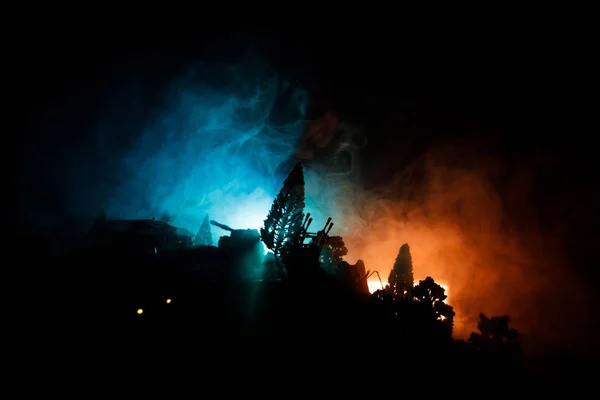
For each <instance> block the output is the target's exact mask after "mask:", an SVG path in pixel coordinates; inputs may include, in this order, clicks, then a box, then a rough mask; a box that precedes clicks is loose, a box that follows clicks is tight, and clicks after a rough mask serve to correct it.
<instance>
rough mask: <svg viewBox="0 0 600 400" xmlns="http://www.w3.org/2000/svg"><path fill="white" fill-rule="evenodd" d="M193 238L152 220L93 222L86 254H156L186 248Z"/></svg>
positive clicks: (102, 220)
mask: <svg viewBox="0 0 600 400" xmlns="http://www.w3.org/2000/svg"><path fill="white" fill-rule="evenodd" d="M191 246H192V238H191V237H190V236H188V235H184V234H181V233H180V231H179V230H178V228H176V227H175V226H172V225H169V224H168V223H166V222H164V221H159V220H156V219H155V218H151V219H118V220H108V219H106V217H104V216H100V217H99V218H97V219H96V220H95V221H94V224H93V226H92V228H91V230H90V231H89V232H88V235H87V237H86V239H85V241H84V250H86V251H93V250H96V251H105V252H116V253H121V254H127V255H140V256H144V255H152V254H154V255H156V253H157V252H158V251H159V250H163V249H176V248H187V247H191Z"/></svg>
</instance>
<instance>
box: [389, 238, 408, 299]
mask: <svg viewBox="0 0 600 400" xmlns="http://www.w3.org/2000/svg"><path fill="white" fill-rule="evenodd" d="M388 283H389V290H390V292H391V293H392V294H393V295H396V296H400V297H406V298H409V299H410V298H412V294H411V292H412V288H413V286H414V278H413V265H412V256H411V255H410V247H408V243H405V244H403V245H402V246H401V247H400V251H399V252H398V256H397V257H396V262H395V263H394V267H393V268H392V270H391V271H390V276H389V277H388Z"/></svg>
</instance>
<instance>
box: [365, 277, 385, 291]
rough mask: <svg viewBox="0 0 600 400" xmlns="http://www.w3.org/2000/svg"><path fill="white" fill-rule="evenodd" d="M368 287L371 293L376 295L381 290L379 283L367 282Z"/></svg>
mask: <svg viewBox="0 0 600 400" xmlns="http://www.w3.org/2000/svg"><path fill="white" fill-rule="evenodd" d="M367 286H368V287H369V292H371V293H375V292H376V291H377V290H381V289H382V287H381V283H380V282H379V281H378V280H377V281H367Z"/></svg>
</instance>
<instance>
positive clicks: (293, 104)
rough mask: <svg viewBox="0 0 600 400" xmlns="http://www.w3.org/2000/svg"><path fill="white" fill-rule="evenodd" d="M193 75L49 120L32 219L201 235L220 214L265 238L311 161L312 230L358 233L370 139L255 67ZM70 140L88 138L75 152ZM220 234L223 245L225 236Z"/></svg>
mask: <svg viewBox="0 0 600 400" xmlns="http://www.w3.org/2000/svg"><path fill="white" fill-rule="evenodd" d="M187 71H188V72H187V73H185V74H180V75H178V76H177V77H176V78H172V77H171V78H170V79H168V80H167V83H164V84H163V83H153V82H150V81H149V79H148V78H144V77H138V78H131V77H127V78H126V79H124V80H123V81H122V82H121V84H120V85H117V86H118V87H117V88H116V89H115V88H114V87H111V88H106V89H105V92H104V95H105V96H104V97H100V100H96V101H95V103H94V102H92V103H88V104H84V106H83V107H80V109H79V110H78V109H73V108H70V109H68V110H67V111H66V112H65V113H63V114H60V113H54V114H52V115H51V117H50V118H46V120H45V122H44V125H45V128H46V130H47V133H48V134H47V135H45V137H44V139H43V141H42V142H40V143H38V145H37V151H32V152H31V155H30V157H31V162H29V163H28V165H29V166H30V167H29V170H28V173H30V177H31V176H34V179H33V180H31V181H30V182H29V186H35V188H36V189H35V190H36V193H35V194H34V195H32V196H30V198H29V199H28V204H26V205H25V206H26V207H27V208H28V210H27V212H28V214H29V219H30V220H31V221H35V225H38V226H39V225H41V226H46V227H49V226H53V225H55V226H56V225H61V224H63V225H65V224H64V221H65V220H68V219H69V218H73V217H75V218H76V219H78V220H86V221H88V224H91V221H92V220H93V218H95V217H97V216H98V215H99V214H100V213H102V212H104V213H105V214H106V216H107V217H108V218H110V219H121V218H124V219H135V218H152V217H155V218H157V219H159V218H161V217H162V216H163V215H164V214H165V213H168V215H169V218H170V221H169V222H170V223H171V224H172V225H174V226H176V227H178V228H181V229H183V230H185V231H186V232H185V233H188V234H191V235H192V236H193V235H195V233H196V232H197V230H198V228H199V227H200V225H201V223H202V220H203V219H204V217H205V215H207V214H208V215H209V217H210V218H211V219H214V220H216V221H218V222H221V223H223V224H226V225H229V226H231V227H232V228H235V229H247V228H251V229H259V228H260V227H261V226H262V224H263V221H264V219H265V218H266V216H267V213H268V211H269V208H270V207H271V204H272V202H273V199H274V197H275V196H276V194H277V192H278V191H279V189H280V188H281V185H282V183H283V180H284V179H285V177H286V175H287V174H288V172H289V171H290V169H291V168H292V167H293V164H294V162H295V160H297V159H301V160H305V161H306V162H305V180H306V195H307V199H306V209H305V212H310V213H311V215H312V216H313V218H314V222H313V225H312V227H311V230H318V229H321V228H322V226H323V225H324V224H325V221H326V220H327V218H328V217H332V218H333V221H334V223H335V227H334V230H333V231H332V234H337V235H344V233H345V230H346V231H347V230H348V229H349V228H348V227H349V226H350V229H352V228H353V227H354V226H355V225H356V221H357V220H358V219H357V218H356V217H352V221H351V220H350V218H348V216H351V215H354V216H356V215H357V213H356V212H355V211H356V207H357V204H358V203H357V201H356V200H357V198H358V197H359V194H360V193H361V190H360V187H359V185H358V183H357V182H358V176H359V171H358V168H357V167H358V165H359V162H358V161H357V159H356V154H357V153H358V151H359V150H360V147H361V146H363V145H364V144H365V143H360V140H359V142H358V144H356V143H357V141H356V138H357V137H358V138H359V139H360V138H361V136H360V135H357V133H356V132H354V131H353V130H352V129H349V128H348V127H344V124H343V123H339V121H338V120H337V119H336V118H335V117H334V116H332V115H325V117H320V118H319V119H318V120H308V119H307V107H308V104H309V101H310V98H309V93H308V92H307V90H305V89H304V88H303V87H302V86H301V85H300V84H298V83H294V82H290V81H289V80H286V79H285V77H284V76H282V74H280V73H279V71H277V70H275V69H273V68H272V66H271V65H269V64H268V63H265V62H263V61H262V60H257V58H255V57H253V58H252V57H251V59H250V60H248V58H246V59H245V60H244V61H243V62H239V63H227V64H224V63H216V62H201V63H197V64H194V65H193V66H190V67H189V68H187ZM149 87H151V88H149ZM94 95H95V94H92V96H91V97H93V96H94ZM86 109H93V110H94V111H93V112H91V113H90V112H88V114H86V115H84V114H85V113H84V112H83V111H82V110H86ZM78 119H79V120H78ZM90 121H91V122H90ZM86 124H87V125H86ZM90 124H91V126H90ZM66 131H77V132H78V133H77V134H76V135H70V136H69V135H66V136H68V142H67V143H65V137H66V136H65V134H62V133H61V132H66ZM79 131H81V132H79ZM55 142H56V143H55ZM59 142H60V144H59ZM353 143H354V144H353ZM319 153H326V154H325V157H320V156H319ZM321 155H323V154H321ZM67 226H68V228H67V230H69V229H71V228H73V226H72V224H71V225H69V224H67ZM88 226H90V225H88ZM82 230H83V231H85V230H86V228H85V227H84V228H82ZM212 232H213V242H214V244H216V243H217V241H218V238H219V236H221V235H223V234H225V232H223V231H221V230H220V229H218V228H216V227H213V229H212ZM82 233H83V232H82Z"/></svg>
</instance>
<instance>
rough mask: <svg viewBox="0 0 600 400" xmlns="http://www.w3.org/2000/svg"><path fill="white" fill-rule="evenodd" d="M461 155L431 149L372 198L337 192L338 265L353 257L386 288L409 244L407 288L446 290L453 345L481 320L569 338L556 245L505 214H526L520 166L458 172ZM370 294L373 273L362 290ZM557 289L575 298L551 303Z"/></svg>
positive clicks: (576, 290)
mask: <svg viewBox="0 0 600 400" xmlns="http://www.w3.org/2000/svg"><path fill="white" fill-rule="evenodd" d="M457 152H458V155H457ZM463 152H464V149H456V148H452V147H446V146H445V147H441V148H439V149H438V150H433V151H431V152H429V153H428V154H426V155H424V156H423V157H421V158H420V159H419V160H418V161H416V162H415V164H413V165H411V166H409V167H407V168H406V170H404V171H402V174H401V175H400V176H398V177H396V178H395V180H394V181H393V182H392V183H390V185H389V187H387V188H385V190H382V191H381V192H378V193H374V192H370V193H366V192H365V191H361V190H359V189H357V188H356V187H353V188H351V190H347V189H348V188H346V193H348V192H350V193H351V194H350V195H348V194H346V203H344V204H342V205H341V207H340V210H341V211H340V215H339V217H338V218H337V219H336V218H335V217H336V216H334V220H335V221H339V220H343V226H342V227H338V229H339V230H340V231H339V233H338V234H340V235H342V236H343V237H344V241H345V243H346V246H347V247H348V250H349V253H348V255H347V256H346V257H345V260H347V261H348V262H350V263H355V262H356V261H357V260H358V259H362V260H363V261H364V262H365V265H366V267H367V269H369V270H371V271H375V270H377V271H378V272H379V274H380V276H381V279H382V281H383V285H384V286H385V285H386V284H387V277H388V274H389V272H390V270H391V268H392V266H393V263H394V260H395V257H396V255H397V254H398V251H399V248H400V246H401V245H402V244H404V243H408V244H409V245H410V248H411V253H412V258H413V268H414V276H415V283H417V282H418V279H417V277H418V278H419V279H424V278H425V277H426V276H431V277H432V278H433V279H434V280H435V281H436V282H438V283H442V282H443V285H444V286H445V288H446V289H448V288H451V291H452V293H451V296H449V298H448V299H447V300H446V303H448V304H450V305H451V306H453V307H454V309H455V312H456V317H455V329H454V333H455V336H456V337H467V336H468V335H469V334H470V332H472V331H476V326H477V321H478V316H479V313H482V312H483V313H485V314H487V315H501V314H508V315H510V317H511V320H512V321H513V326H514V327H515V328H517V329H519V330H520V331H521V332H522V333H524V334H525V335H528V334H530V333H531V334H534V335H542V336H545V339H547V340H548V341H552V340H554V339H556V338H560V340H569V339H566V338H568V337H571V338H572V337H573V335H577V333H576V332H577V330H578V329H581V327H579V328H578V327H576V324H575V323H573V324H571V323H569V324H565V323H564V321H565V318H567V319H568V318H569V316H568V315H569V313H570V311H569V306H568V305H565V304H564V302H565V301H566V302H569V301H571V303H572V304H577V303H581V302H583V303H585V301H584V300H583V299H582V298H581V296H584V295H583V294H582V293H583V291H582V290H581V287H580V286H579V285H578V283H577V282H576V281H575V280H574V279H573V277H572V276H571V275H570V274H569V272H568V268H565V265H564V263H563V262H562V261H561V260H562V258H561V253H560V246H559V237H558V236H553V235H552V234H550V233H548V232H544V233H543V234H542V231H541V229H540V228H539V221H536V220H535V219H530V220H525V218H522V220H521V221H520V224H514V223H512V220H510V219H509V218H507V216H506V214H507V213H506V209H507V208H509V207H512V208H513V209H517V210H519V211H520V212H521V213H522V215H521V217H522V216H523V215H526V216H528V215H535V208H534V206H532V205H531V201H530V200H529V198H530V195H531V180H530V178H531V175H530V174H529V173H528V171H529V170H528V168H527V166H523V167H514V166H512V167H511V168H510V169H507V167H505V166H502V164H499V163H497V162H494V160H486V159H481V157H479V156H477V157H479V158H478V159H477V161H476V162H472V165H470V166H462V165H460V163H457V162H455V160H456V159H458V160H461V161H462V160H463V158H467V157H466V156H465V157H463V156H464V154H463ZM471 156H472V155H471ZM472 159H473V157H471V161H472ZM503 168H504V169H503ZM415 170H420V172H421V174H424V176H425V178H424V179H423V181H422V182H421V183H420V184H419V185H415V184H414V182H410V179H411V175H413V174H412V173H413V172H414V171H415ZM415 174H416V173H415ZM494 174H496V175H499V174H504V175H505V176H506V179H505V182H507V183H506V184H505V186H504V187H503V194H502V195H500V193H499V191H498V190H497V189H496V188H495V187H494V186H493V185H492V184H491V178H493V177H494ZM515 206H516V207H515ZM348 216H350V217H348ZM523 221H526V222H525V223H523ZM559 282H560V284H558V283H559ZM379 288H381V284H380V282H379V279H378V278H377V276H376V275H373V276H372V277H371V278H370V280H369V289H370V290H371V291H374V290H377V289H379ZM562 290H567V291H568V292H569V293H573V294H574V297H573V298H571V297H570V295H569V296H568V297H569V299H565V298H564V297H562V296H560V295H559V293H560V292H561V291H562ZM580 294H581V295H580ZM575 297H578V298H579V299H578V300H576V299H575ZM558 307H560V309H559V308H558ZM565 316H566V317H565Z"/></svg>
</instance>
